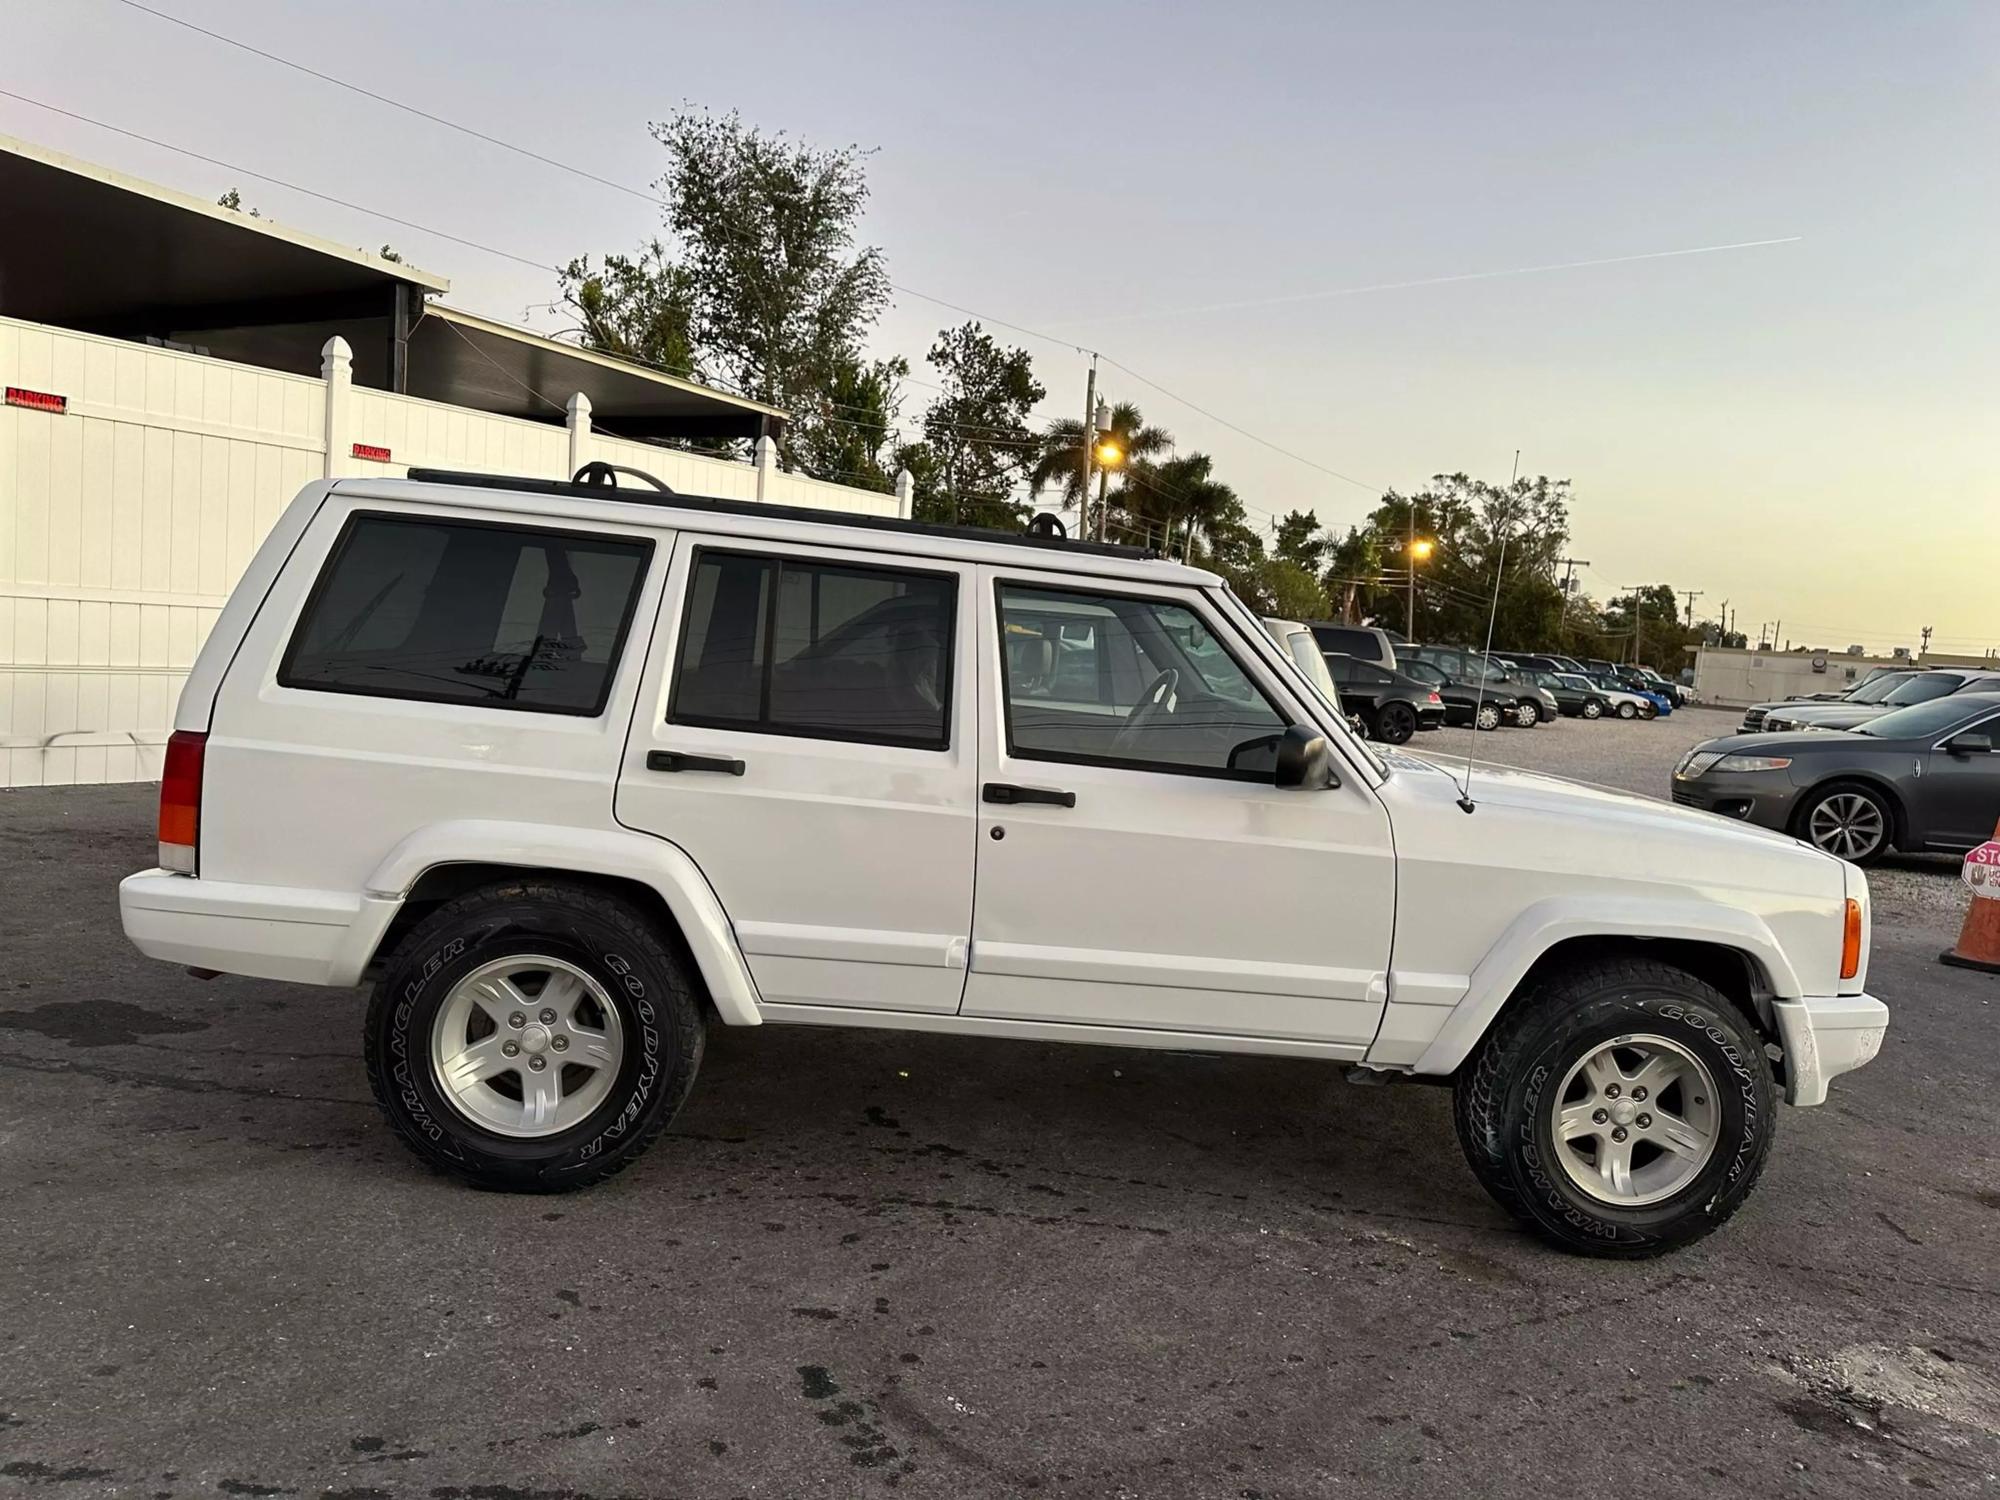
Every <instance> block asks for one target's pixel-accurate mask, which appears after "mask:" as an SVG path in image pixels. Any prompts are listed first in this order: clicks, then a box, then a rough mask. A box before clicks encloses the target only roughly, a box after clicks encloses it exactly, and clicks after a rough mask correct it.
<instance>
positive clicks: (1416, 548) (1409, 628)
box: [1403, 505, 1437, 641]
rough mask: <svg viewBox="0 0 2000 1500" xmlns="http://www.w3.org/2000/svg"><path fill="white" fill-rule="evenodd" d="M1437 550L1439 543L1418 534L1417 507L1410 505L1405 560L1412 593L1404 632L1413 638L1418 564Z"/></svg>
mask: <svg viewBox="0 0 2000 1500" xmlns="http://www.w3.org/2000/svg"><path fill="white" fill-rule="evenodd" d="M1436 550H1437V543H1436V542H1434V541H1432V540H1431V539H1430V538H1429V537H1426V536H1418V535H1417V508H1416V507H1415V506H1414V505H1413V506H1411V507H1410V539H1409V541H1408V542H1406V543H1405V544H1404V547H1403V556H1404V561H1406V562H1407V563H1408V564H1409V574H1410V595H1409V603H1408V606H1407V607H1406V609H1405V611H1404V615H1403V633H1404V634H1405V635H1406V636H1408V637H1409V638H1410V639H1411V640H1413V641H1414V640H1415V639H1416V638H1417V564H1418V563H1420V562H1429V561H1430V560H1431V553H1432V552H1434V551H1436Z"/></svg>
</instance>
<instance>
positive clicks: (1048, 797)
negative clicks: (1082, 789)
mask: <svg viewBox="0 0 2000 1500" xmlns="http://www.w3.org/2000/svg"><path fill="white" fill-rule="evenodd" d="M980 795H981V796H982V797H984V798H985V799H986V800H987V801H988V802H1005V803H1008V804H1013V805H1018V804H1020V803H1023V802H1040V803H1044V804H1046V805H1047V806H1049V807H1075V806H1076V793H1075V792H1059V791H1057V790H1056V789H1055V788H1054V787H1046V786H1009V785H1008V784H1007V783H1006V782H1004V781H989V782H987V783H986V785H985V786H984V787H983V788H981V790H980Z"/></svg>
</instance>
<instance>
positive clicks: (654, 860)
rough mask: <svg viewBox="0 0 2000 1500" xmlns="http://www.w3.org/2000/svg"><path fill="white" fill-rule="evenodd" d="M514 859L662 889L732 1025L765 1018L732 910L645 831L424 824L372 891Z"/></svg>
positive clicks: (388, 898)
mask: <svg viewBox="0 0 2000 1500" xmlns="http://www.w3.org/2000/svg"><path fill="white" fill-rule="evenodd" d="M459 864H492V865H514V866H517V867H519V868H521V869H544V870H569V871H574V872H575V873H577V874H581V875H605V876H611V877H614V878H618V879H624V880H635V881H638V882H639V883H640V884H641V885H645V886H649V887H651V888H652V889H653V890H655V891H657V892H658V893H659V895H660V899H661V900H662V901H664V902H666V903H667V909H668V910H669V911H671V912H672V913H673V914H674V920H675V921H677V922H678V923H680V929H681V935H682V936H683V937H684V938H686V940H687V945H688V949H689V951H690V952H692V954H693V955H694V961H695V965H696V966H697V967H698V968H699V969H700V970H701V976H702V978H703V980H704V981H706V983H707V985H708V993H709V996H710V998H712V999H713V1000H714V1001H715V1009H716V1012H717V1014H719V1015H720V1016H721V1017H722V1020H723V1022H724V1023H725V1024H727V1025H730V1026H757V1025H761V1024H762V1023H763V1019H764V1018H763V1014H762V1012H761V1010H760V1009H759V999H758V995H757V985H756V982H755V981H754V980H753V979H752V978H751V977H750V967H749V965H748V964H747V963H745V962H744V959H743V952H742V949H741V948H740V947H738V946H737V942H736V934H735V931H734V930H733V929H732V928H731V927H730V925H729V916H728V913H726V912H725V911H723V909H722V903H721V901H720V900H718V899H717V898H716V894H715V891H714V889H713V888H712V887H711V886H710V885H709V883H708V880H707V878H706V877H704V876H703V874H702V873H701V869H700V867H699V866H698V865H696V864H695V862H694V861H693V860H692V859H690V858H689V857H688V856H687V854H686V852H685V851H683V850H682V849H681V848H680V847H679V846H677V845H675V844H671V843H669V842H667V841H666V840H665V839H660V838H654V837H652V836H650V835H647V834H643V833H632V832H628V831H620V830H612V829H585V828H564V827H560V826H557V825H553V824H543V823H509V822H505V821H502V820H499V819H486V818H463V819H454V820H450V821H446V822H442V823H432V824H430V825H428V826H427V827H424V828H420V829H418V830H417V831H416V832H415V833H412V834H411V835H410V836H409V837H408V838H406V839H404V840H403V841H402V842H401V843H399V844H398V845H396V847H395V848H394V849H391V850H390V851H389V853H388V855H387V856H386V857H385V858H384V859H383V861H382V863H381V864H379V865H377V866H376V867H375V869H374V871H373V873H371V874H370V875H369V877H368V886H367V896H368V899H369V901H371V902H382V903H384V904H385V905H389V906H390V907H391V909H393V906H394V904H396V903H400V902H401V900H402V898H403V897H404V896H406V895H407V894H408V893H409V891H410V889H411V887H412V886H414V885H415V884H416V883H417V880H418V878H419V877H420V876H421V875H423V873H424V872H425V871H426V870H431V869H435V868H436V867H438V866H439V865H459Z"/></svg>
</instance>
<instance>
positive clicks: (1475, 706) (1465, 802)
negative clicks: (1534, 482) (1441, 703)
mask: <svg viewBox="0 0 2000 1500" xmlns="http://www.w3.org/2000/svg"><path fill="white" fill-rule="evenodd" d="M1520 477H1521V450H1520V449H1519V448H1516V449H1515V450H1514V472H1513V473H1511V474H1509V475H1508V476H1507V494H1508V497H1509V498H1510V499H1511V498H1512V496H1513V494H1514V482H1515V481H1516V480H1518V479H1519V478H1520ZM1506 571H1507V528H1506V523H1505V521H1504V519H1503V521H1502V523H1501V530H1500V558H1499V561H1498V562H1496V563H1495V564H1494V567H1493V604H1492V607H1491V608H1490V609H1488V610H1487V611H1486V650H1485V652H1484V654H1483V655H1482V656H1481V657H1480V662H1481V666H1482V668H1483V670H1482V671H1481V672H1480V674H1479V691H1478V693H1477V695H1476V696H1475V697H1474V698H1473V701H1472V722H1473V724H1474V725H1475V726H1477V725H1478V723H1479V710H1480V708H1481V707H1482V706H1483V705H1484V704H1485V702H1486V674H1487V673H1488V672H1490V671H1492V670H1493V622H1494V621H1495V620H1496V619H1498V618H1499V615H1500V579H1501V576H1502V575H1503V574H1504V573H1505V572H1506ZM1478 739H1479V735H1478V733H1477V732H1476V728H1475V732H1474V733H1472V734H1470V735H1467V736H1466V741H1465V781H1464V783H1463V784H1462V785H1460V787H1459V789H1458V806H1459V810H1460V811H1461V812H1467V813H1469V812H1471V811H1472V810H1473V809H1474V808H1475V807H1476V806H1477V805H1478V804H1477V803H1475V802H1474V801H1473V800H1472V752H1473V749H1474V748H1475V746H1476V744H1477V742H1478Z"/></svg>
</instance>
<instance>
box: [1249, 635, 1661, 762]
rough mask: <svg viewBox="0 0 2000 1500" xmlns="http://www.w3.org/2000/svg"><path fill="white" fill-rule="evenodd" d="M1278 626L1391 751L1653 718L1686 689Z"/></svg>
mask: <svg viewBox="0 0 2000 1500" xmlns="http://www.w3.org/2000/svg"><path fill="white" fill-rule="evenodd" d="M1279 624H1282V625H1283V627H1284V629H1285V630H1286V631H1287V632H1289V633H1293V635H1294V638H1296V633H1297V632H1301V631H1303V632H1306V633H1308V634H1309V635H1310V636H1311V638H1312V639H1313V640H1314V641H1316V642H1317V643H1318V647H1319V650H1320V652H1321V653H1322V654H1323V655H1324V657H1325V659H1326V664H1327V668H1328V671H1329V673H1330V675H1331V676H1332V678H1333V680H1334V682H1335V683H1336V684H1338V686H1339V689H1340V693H1341V697H1342V701H1343V703H1344V704H1345V707H1346V710H1347V711H1348V712H1349V713H1350V715H1351V716H1352V717H1354V718H1355V719H1358V720H1359V721H1360V723H1361V724H1362V726H1363V727H1364V728H1365V730H1366V732H1367V733H1369V734H1371V735H1373V736H1374V737H1375V738H1376V739H1379V740H1383V741H1385V742H1387V743H1389V744H1392V745H1400V744H1402V743H1403V742H1404V741H1406V740H1408V739H1409V738H1410V737H1411V736H1412V735H1414V734H1416V733H1418V732H1419V731H1422V730H1428V729H1440V728H1444V727H1446V726H1448V725H1449V726H1460V725H1469V726H1471V727H1473V728H1476V729H1485V730H1493V729H1499V728H1500V727H1501V726H1503V725H1507V726H1512V727H1516V728H1522V729H1531V728H1533V727H1534V726H1536V725H1537V724H1550V723H1554V722H1555V720H1556V719H1558V718H1579V719H1602V718H1606V717H1611V718H1619V719H1654V718H1659V717H1660V716H1662V715H1664V714H1670V713H1672V712H1673V711H1674V710H1675V709H1676V708H1678V707H1681V706H1683V705H1685V704H1686V702H1687V701H1688V700H1687V693H1686V690H1685V689H1683V688H1682V687H1681V686H1680V685H1679V684H1678V683H1672V682H1668V681H1667V680H1666V679H1665V678H1663V677H1661V676H1660V675H1659V674H1658V673H1657V672H1654V671H1653V670H1652V669H1651V668H1650V667H1635V666H1624V665H1620V664H1618V663H1614V662H1608V661H1597V660H1579V659H1577V658H1575V657H1570V656H1557V655H1534V654H1525V653H1512V652H1497V651H1496V652H1492V653H1488V652H1485V651H1482V650H1480V649H1478V648H1476V647H1472V646H1450V645H1430V644H1422V643H1418V642H1413V641H1404V640H1398V639H1396V638H1395V637H1393V636H1391V635H1390V634H1389V633H1388V632H1387V631H1386V630H1382V629H1380V628H1378V627H1375V626H1369V625H1337V624H1332V623H1328V622H1320V623H1314V624H1309V625H1301V624H1298V623H1297V622H1292V621H1285V622H1275V623H1274V625H1273V630H1274V632H1275V631H1276V630H1277V628H1278V625H1279ZM1285 638H1286V637H1285V636H1282V635H1281V636H1280V639H1281V640H1283V639H1285ZM1287 649H1291V648H1290V647H1289V646H1288V648H1287Z"/></svg>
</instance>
